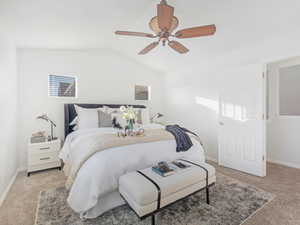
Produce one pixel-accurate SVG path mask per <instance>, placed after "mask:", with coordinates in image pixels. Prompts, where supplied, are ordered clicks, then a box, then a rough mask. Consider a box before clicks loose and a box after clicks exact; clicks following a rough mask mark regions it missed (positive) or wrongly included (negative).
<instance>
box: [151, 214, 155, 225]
mask: <svg viewBox="0 0 300 225" xmlns="http://www.w3.org/2000/svg"><path fill="white" fill-rule="evenodd" d="M151 219H152V223H151V224H152V225H155V215H152V216H151Z"/></svg>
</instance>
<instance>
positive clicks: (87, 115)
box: [75, 105, 99, 130]
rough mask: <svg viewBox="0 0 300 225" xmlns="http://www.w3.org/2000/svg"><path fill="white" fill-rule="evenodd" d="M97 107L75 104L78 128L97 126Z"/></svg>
mask: <svg viewBox="0 0 300 225" xmlns="http://www.w3.org/2000/svg"><path fill="white" fill-rule="evenodd" d="M98 109H99V108H96V109H87V108H82V107H80V106H78V105H75V110H76V113H77V117H78V119H77V126H78V130H81V129H87V128H98V123H99V119H98Z"/></svg>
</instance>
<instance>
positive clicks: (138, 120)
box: [136, 109, 143, 124]
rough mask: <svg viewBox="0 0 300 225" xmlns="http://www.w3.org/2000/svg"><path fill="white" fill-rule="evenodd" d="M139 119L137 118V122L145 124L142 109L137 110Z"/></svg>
mask: <svg viewBox="0 0 300 225" xmlns="http://www.w3.org/2000/svg"><path fill="white" fill-rule="evenodd" d="M136 112H137V115H136V116H137V119H136V123H138V124H143V119H142V118H143V117H142V109H138V110H137V111H136Z"/></svg>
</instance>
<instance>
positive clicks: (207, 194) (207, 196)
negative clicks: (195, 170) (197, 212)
mask: <svg viewBox="0 0 300 225" xmlns="http://www.w3.org/2000/svg"><path fill="white" fill-rule="evenodd" d="M206 203H207V204H208V205H209V204H210V200H209V187H207V188H206Z"/></svg>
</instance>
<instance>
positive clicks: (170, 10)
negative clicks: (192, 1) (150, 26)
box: [157, 2, 174, 31]
mask: <svg viewBox="0 0 300 225" xmlns="http://www.w3.org/2000/svg"><path fill="white" fill-rule="evenodd" d="M173 15H174V7H172V6H169V5H167V4H166V3H165V2H161V3H160V4H158V5H157V17H158V26H159V28H160V29H161V30H162V31H169V30H170V29H171V26H172V21H173Z"/></svg>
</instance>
